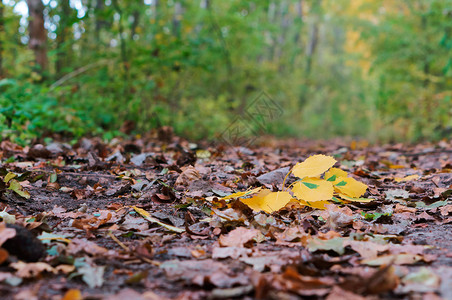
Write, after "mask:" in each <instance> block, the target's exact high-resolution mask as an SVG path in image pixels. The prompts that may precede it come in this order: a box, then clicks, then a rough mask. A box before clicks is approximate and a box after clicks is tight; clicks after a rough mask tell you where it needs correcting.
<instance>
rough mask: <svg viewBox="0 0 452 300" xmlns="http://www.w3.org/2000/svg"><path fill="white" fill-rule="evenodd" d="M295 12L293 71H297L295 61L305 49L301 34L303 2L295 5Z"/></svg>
mask: <svg viewBox="0 0 452 300" xmlns="http://www.w3.org/2000/svg"><path fill="white" fill-rule="evenodd" d="M295 10H296V13H297V15H296V17H295V19H294V22H293V23H294V25H293V26H294V28H295V36H294V39H293V43H294V47H293V49H294V50H293V52H292V57H291V59H290V68H291V69H292V70H294V69H295V61H296V59H297V56H298V55H299V54H300V53H301V52H302V49H303V41H302V39H301V32H302V30H303V25H304V24H303V22H304V20H303V0H299V1H297V3H296V4H295Z"/></svg>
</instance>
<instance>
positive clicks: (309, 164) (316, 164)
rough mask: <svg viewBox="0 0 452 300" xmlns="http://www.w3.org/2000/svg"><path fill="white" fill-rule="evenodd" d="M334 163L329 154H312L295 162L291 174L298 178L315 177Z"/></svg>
mask: <svg viewBox="0 0 452 300" xmlns="http://www.w3.org/2000/svg"><path fill="white" fill-rule="evenodd" d="M335 163H336V160H335V159H334V158H333V157H331V156H326V155H322V154H318V155H313V156H310V157H308V158H307V159H306V160H305V161H303V162H301V163H297V164H296V165H295V166H294V167H293V169H292V174H293V175H295V176H296V177H298V178H304V177H316V176H319V175H321V174H322V173H324V172H326V171H327V170H328V169H329V168H331V167H332V166H333V165H334V164H335Z"/></svg>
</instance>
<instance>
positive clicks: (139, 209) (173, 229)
mask: <svg viewBox="0 0 452 300" xmlns="http://www.w3.org/2000/svg"><path fill="white" fill-rule="evenodd" d="M132 208H133V209H134V210H135V211H136V212H137V213H139V214H140V215H141V216H142V217H143V218H145V219H146V220H148V221H149V222H151V223H156V224H159V225H160V226H162V227H165V228H166V229H168V230H170V231H174V232H178V233H182V232H185V229H182V228H178V227H175V226H172V225H168V224H165V223H163V222H161V221H160V220H159V219H157V218H154V217H152V216H151V215H150V214H149V213H148V212H147V211H145V210H144V209H141V208H138V207H136V206H132Z"/></svg>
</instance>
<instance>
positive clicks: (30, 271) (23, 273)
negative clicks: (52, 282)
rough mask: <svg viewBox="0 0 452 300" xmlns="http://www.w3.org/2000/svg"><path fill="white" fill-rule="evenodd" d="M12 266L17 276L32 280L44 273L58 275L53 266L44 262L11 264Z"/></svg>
mask: <svg viewBox="0 0 452 300" xmlns="http://www.w3.org/2000/svg"><path fill="white" fill-rule="evenodd" d="M10 266H11V267H12V268H14V269H16V275H17V276H19V277H21V278H32V277H35V276H36V275H39V274H41V273H42V272H49V273H57V272H56V270H55V269H54V268H53V267H52V266H51V265H49V264H47V263H44V262H34V263H25V262H23V261H18V262H15V263H11V264H10Z"/></svg>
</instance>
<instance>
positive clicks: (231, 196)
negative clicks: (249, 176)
mask: <svg viewBox="0 0 452 300" xmlns="http://www.w3.org/2000/svg"><path fill="white" fill-rule="evenodd" d="M261 189H262V187H258V188H255V189H252V190H248V191H244V192H237V193H234V194H231V195H228V196H226V197H223V198H221V199H223V200H229V199H235V198H240V197H244V196H249V195H252V194H256V193H257V192H259V191H260V190H261Z"/></svg>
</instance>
